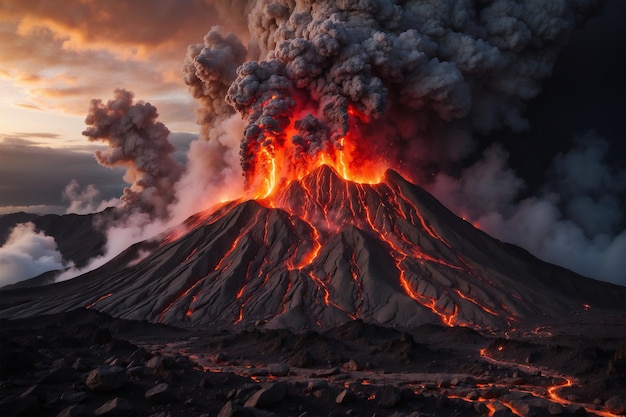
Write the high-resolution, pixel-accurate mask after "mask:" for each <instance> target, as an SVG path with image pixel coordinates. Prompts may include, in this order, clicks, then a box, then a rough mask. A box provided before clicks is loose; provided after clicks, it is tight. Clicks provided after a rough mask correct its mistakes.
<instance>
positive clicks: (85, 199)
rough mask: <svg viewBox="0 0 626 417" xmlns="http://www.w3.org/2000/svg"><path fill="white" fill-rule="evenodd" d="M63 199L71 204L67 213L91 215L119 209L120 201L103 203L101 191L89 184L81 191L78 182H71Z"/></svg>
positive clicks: (112, 200)
mask: <svg viewBox="0 0 626 417" xmlns="http://www.w3.org/2000/svg"><path fill="white" fill-rule="evenodd" d="M63 199H65V200H67V201H69V202H70V206H69V207H68V208H67V210H66V211H65V212H66V213H75V214H89V213H97V212H100V211H102V210H104V209H106V208H107V207H117V206H118V205H119V203H120V201H119V200H118V199H116V198H113V199H110V200H106V201H103V200H102V198H101V196H100V191H99V190H98V189H97V188H96V186H95V185H93V184H89V185H87V186H86V187H84V188H82V189H81V186H80V184H79V183H78V181H76V180H72V181H70V182H69V183H68V184H67V185H66V186H65V190H63Z"/></svg>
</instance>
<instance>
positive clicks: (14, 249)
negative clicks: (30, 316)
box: [0, 222, 66, 286]
mask: <svg viewBox="0 0 626 417" xmlns="http://www.w3.org/2000/svg"><path fill="white" fill-rule="evenodd" d="M65 266H66V265H65V263H64V262H63V257H62V256H61V253H60V252H59V250H58V248H57V245H56V242H55V240H54V238H53V237H52V236H47V235H46V234H45V233H43V232H37V231H35V225H34V224H33V223H30V222H29V223H20V224H18V225H16V226H15V227H14V228H13V229H12V230H11V232H10V234H9V237H8V239H7V241H6V243H5V244H4V245H3V246H2V247H0V286H5V285H9V284H14V283H16V282H19V281H22V280H24V279H28V278H32V277H34V276H37V275H39V274H42V273H44V272H47V271H52V270H58V269H63V268H64V267H65Z"/></svg>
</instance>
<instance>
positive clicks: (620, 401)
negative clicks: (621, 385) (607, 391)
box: [604, 395, 626, 415]
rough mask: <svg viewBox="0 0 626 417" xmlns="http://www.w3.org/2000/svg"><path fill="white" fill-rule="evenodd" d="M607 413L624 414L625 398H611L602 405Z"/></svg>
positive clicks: (625, 410) (625, 412) (625, 409)
mask: <svg viewBox="0 0 626 417" xmlns="http://www.w3.org/2000/svg"><path fill="white" fill-rule="evenodd" d="M604 405H605V406H606V409H607V410H609V412H611V413H613V414H617V415H622V414H626V396H625V395H619V396H615V397H611V398H609V399H608V400H606V402H605V403H604Z"/></svg>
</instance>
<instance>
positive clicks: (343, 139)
mask: <svg viewBox="0 0 626 417" xmlns="http://www.w3.org/2000/svg"><path fill="white" fill-rule="evenodd" d="M349 114H350V119H351V120H352V121H353V123H352V124H355V122H354V121H355V120H357V119H358V114H357V112H356V111H355V110H354V109H353V108H350V111H349ZM295 124H296V122H294V120H290V124H289V126H288V127H287V128H286V129H284V131H282V132H272V131H270V130H269V129H268V130H264V131H263V133H262V135H261V136H262V137H263V138H264V139H265V142H264V145H263V146H261V148H260V151H258V152H256V153H255V154H254V156H253V158H254V160H253V161H252V162H251V163H250V164H249V165H250V166H251V167H253V168H252V169H251V170H250V171H248V172H246V173H245V174H246V177H247V183H248V188H249V194H250V196H251V197H252V198H253V199H266V198H269V197H271V196H272V195H273V194H274V193H275V192H276V191H278V190H279V189H281V188H283V187H286V186H288V185H289V184H290V183H291V182H292V181H294V180H300V179H302V178H303V177H304V176H306V175H308V174H310V173H311V172H313V171H314V170H316V169H317V168H319V167H320V166H322V165H328V166H330V167H331V168H333V170H335V171H336V172H337V173H338V174H339V175H340V176H341V177H342V178H343V179H344V180H347V181H352V182H356V183H361V184H377V183H379V182H380V181H381V180H382V178H383V175H384V173H385V171H386V170H387V169H388V168H389V167H388V165H387V164H386V163H385V162H384V161H383V160H380V159H372V158H368V157H365V156H364V153H365V152H364V150H363V149H360V148H359V142H360V140H359V139H360V138H359V137H358V134H357V133H355V132H354V131H352V130H349V131H348V132H346V133H345V134H344V135H342V136H340V137H338V138H337V139H336V140H335V141H333V142H332V145H330V146H328V147H326V148H320V149H319V150H317V151H311V149H307V152H304V151H303V150H302V149H300V148H299V147H298V146H303V145H296V144H295V143H294V138H295V137H297V135H298V130H297V129H296V128H295ZM309 146H311V145H310V144H307V145H306V147H309Z"/></svg>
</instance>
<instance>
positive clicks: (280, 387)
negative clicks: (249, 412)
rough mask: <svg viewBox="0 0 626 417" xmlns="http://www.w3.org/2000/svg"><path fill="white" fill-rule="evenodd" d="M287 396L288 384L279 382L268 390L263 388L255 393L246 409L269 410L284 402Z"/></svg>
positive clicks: (246, 404)
mask: <svg viewBox="0 0 626 417" xmlns="http://www.w3.org/2000/svg"><path fill="white" fill-rule="evenodd" d="M286 395H287V384H285V383H284V382H277V383H274V384H272V385H270V386H269V387H267V388H262V389H260V390H258V391H257V392H255V393H254V394H253V395H252V397H250V398H249V399H248V400H247V401H246V403H245V404H244V406H245V407H256V408H267V407H271V406H273V405H275V404H277V403H279V402H281V401H282V400H283V398H285V396H286Z"/></svg>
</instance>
